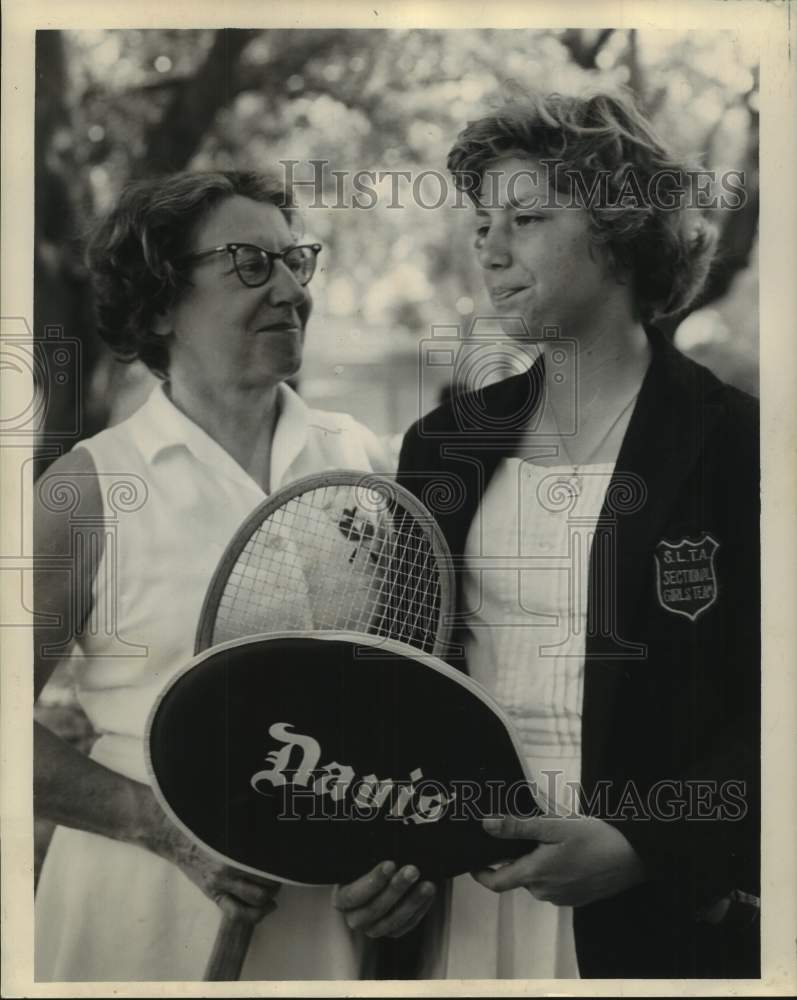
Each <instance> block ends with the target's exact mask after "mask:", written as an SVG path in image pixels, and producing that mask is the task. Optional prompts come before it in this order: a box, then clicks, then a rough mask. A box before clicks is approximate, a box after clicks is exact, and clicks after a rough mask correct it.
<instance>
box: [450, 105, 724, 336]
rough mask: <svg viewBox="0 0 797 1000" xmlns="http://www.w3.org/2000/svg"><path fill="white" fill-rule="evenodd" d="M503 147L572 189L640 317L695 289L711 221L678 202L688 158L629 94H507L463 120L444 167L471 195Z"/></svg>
mask: <svg viewBox="0 0 797 1000" xmlns="http://www.w3.org/2000/svg"><path fill="white" fill-rule="evenodd" d="M505 156H520V157H531V158H533V159H535V160H539V161H540V162H541V163H542V164H544V165H545V167H546V169H547V170H548V178H549V182H550V184H551V186H552V188H553V189H554V190H556V191H559V192H567V193H568V195H569V196H570V197H571V199H572V197H573V195H574V194H575V196H576V202H575V203H576V204H577V205H578V206H579V207H582V208H585V209H586V210H587V212H588V213H589V217H590V218H589V226H590V228H589V232H590V238H591V240H592V242H593V244H594V245H596V246H603V247H605V248H606V249H607V250H608V254H609V260H610V262H611V263H612V265H613V269H614V271H615V273H616V274H617V275H618V278H620V279H621V280H622V277H621V276H629V277H630V283H631V287H632V292H633V301H634V304H635V307H636V310H637V312H638V314H639V316H640V317H641V318H642V319H643V320H644V321H645V322H648V321H650V320H653V319H656V318H658V317H663V316H670V315H674V314H676V313H680V312H682V311H683V310H684V309H686V307H687V306H689V304H690V303H692V302H693V301H694V299H695V298H696V297H697V295H698V294H699V293H700V291H701V289H702V288H703V285H704V284H705V281H706V277H707V275H708V273H709V268H710V266H711V261H712V258H713V256H714V252H715V249H716V240H717V235H716V230H715V227H714V226H713V225H712V224H711V223H710V222H709V221H708V220H707V219H706V218H704V217H703V216H702V215H700V214H699V213H697V212H696V211H695V210H693V209H690V208H689V207H688V206H687V204H686V203H685V202H686V197H685V195H686V192H687V190H688V187H689V177H688V175H689V167H688V165H687V164H685V163H682V162H680V161H678V160H677V159H676V158H675V157H674V156H673V155H672V154H671V153H670V152H669V151H668V150H667V148H666V147H665V145H664V143H663V142H662V141H661V139H659V138H658V136H656V134H655V133H654V131H653V129H652V128H651V126H650V124H649V123H648V122H647V121H646V119H645V118H644V117H643V115H642V114H641V112H640V111H639V110H638V109H637V107H636V106H635V104H634V102H633V99H632V98H631V97H630V96H627V95H625V94H618V95H609V94H595V95H593V96H591V97H569V96H563V95H561V94H548V95H545V96H534V97H530V98H523V99H517V98H514V99H512V100H510V101H508V102H507V103H506V104H505V105H503V106H502V107H501V108H500V109H498V110H496V111H495V112H493V113H491V114H488V115H487V116H485V117H484V118H481V119H479V120H478V121H473V122H469V123H468V125H467V126H466V127H465V129H463V131H462V132H460V134H459V135H458V136H457V139H456V142H455V143H454V145H453V147H452V148H451V151H450V152H449V154H448V169H449V171H450V172H451V174H452V175H453V178H454V183H455V185H456V186H457V188H458V189H459V190H460V191H463V192H465V193H467V194H468V195H469V197H470V198H471V200H473V201H475V202H477V201H478V200H479V198H478V193H477V192H478V189H479V187H480V186H481V184H482V181H483V179H484V174H485V171H486V170H487V169H488V168H489V166H490V164H491V163H494V162H495V161H496V160H498V159H499V158H501V157H505ZM551 167H553V170H552V171H551ZM596 193H597V194H598V195H599V196H598V197H595V195H596ZM571 203H572V201H571Z"/></svg>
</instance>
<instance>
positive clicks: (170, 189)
mask: <svg viewBox="0 0 797 1000" xmlns="http://www.w3.org/2000/svg"><path fill="white" fill-rule="evenodd" d="M295 221H296V218H295V212H294V210H293V208H292V207H291V206H290V204H289V202H288V200H287V198H286V195H285V192H284V191H283V190H282V188H281V186H280V185H279V184H278V183H276V182H274V181H273V180H271V179H269V178H268V177H266V176H262V175H256V174H246V173H208V174H183V175H177V176H173V177H167V178H163V179H159V180H155V181H151V182H147V183H142V184H138V185H135V186H132V187H130V188H128V189H127V190H126V191H125V192H124V193H123V195H122V197H121V200H120V202H119V204H118V206H117V207H116V209H115V210H114V211H113V212H112V213H111V214H110V216H109V217H108V218H107V219H106V220H105V221H104V222H103V223H102V224H101V225H100V227H99V228H98V230H97V232H96V234H95V236H94V239H93V241H92V243H91V246H90V252H89V263H90V268H91V271H92V277H93V279H94V284H95V290H96V298H97V306H98V315H99V328H100V332H101V334H102V335H103V337H104V338H105V339H106V340H107V342H108V343H109V344H110V345H111V347H112V348H113V349H114V350H115V351H116V352H117V354H118V355H119V356H120V357H122V358H123V359H127V360H131V359H134V358H140V359H141V360H142V361H143V362H144V363H145V364H147V365H148V366H149V368H150V369H151V370H152V371H154V372H155V373H156V374H157V375H158V376H159V377H160V379H161V382H160V384H159V385H158V386H157V387H156V388H155V389H154V391H153V392H152V394H151V396H150V397H149V399H148V400H147V402H146V403H145V404H144V406H142V407H141V409H139V410H138V412H136V413H135V414H134V415H133V416H132V417H130V418H129V419H128V420H126V421H124V422H123V423H121V424H118V425H117V426H114V427H111V428H110V429H108V430H106V431H103V432H102V433H100V434H98V435H97V436H95V437H93V438H91V439H89V440H86V441H82V442H81V443H80V445H79V446H78V447H76V448H75V449H74V450H73V451H72V452H70V453H69V454H67V455H65V456H63V457H62V458H61V459H60V460H58V461H57V462H55V463H54V464H53V466H52V467H51V468H50V470H49V471H48V472H47V474H46V475H45V476H44V477H43V478H42V480H41V481H40V483H39V484H38V489H37V495H36V507H37V509H36V513H37V522H36V528H35V536H36V548H37V553H38V555H39V557H40V559H41V562H40V564H39V568H38V572H37V575H36V603H37V611H38V612H39V613H40V621H41V622H42V623H43V624H42V625H41V627H40V628H38V629H37V630H36V635H35V653H36V664H35V665H36V690H37V692H38V691H39V690H40V689H41V687H42V686H43V685H44V684H45V683H46V681H47V678H48V677H49V675H50V673H51V671H52V669H53V667H54V666H55V665H56V664H57V662H58V660H59V659H60V658H62V657H64V656H70V657H71V658H72V661H73V663H72V665H73V671H74V676H75V680H76V686H77V695H78V698H79V701H80V704H81V705H82V707H83V709H84V710H85V711H86V714H87V715H88V717H89V719H90V720H91V723H92V725H93V727H94V729H95V730H96V732H97V733H98V734H99V738H98V739H97V741H96V743H95V744H94V746H93V749H92V751H91V754H90V757H89V758H87V757H85V756H83V755H81V754H79V753H77V752H76V751H74V750H73V749H71V748H70V747H69V746H68V745H67V744H65V743H64V742H62V741H61V740H60V739H58V738H57V737H56V736H55V735H54V734H53V733H51V732H49V731H48V730H46V729H44V728H43V727H41V726H37V727H36V749H35V778H36V788H35V795H36V807H37V811H38V813H39V814H40V815H43V816H48V817H50V818H52V819H54V820H56V821H57V823H58V824H59V826H58V827H57V828H56V831H55V835H54V837H53V840H52V843H51V845H50V848H49V851H48V854H47V858H46V861H45V864H44V868H43V871H42V875H41V881H40V884H39V887H38V893H37V899H36V977H37V979H39V980H117V981H125V980H168V979H175V980H185V979H188V980H190V979H198V978H201V976H202V973H203V969H204V967H205V963H206V961H207V958H208V956H209V953H210V950H211V947H212V944H213V941H214V938H215V935H216V932H217V929H218V926H219V923H220V917H221V913H222V911H224V912H226V913H228V914H233V915H236V916H239V917H243V918H245V919H247V920H250V921H252V922H255V921H258V920H259V919H260V918H261V917H262V916H263V915H264V914H266V913H270V912H271V911H272V910H275V911H276V912H275V913H274V914H273V916H271V917H270V918H269V919H268V920H266V921H264V923H263V924H262V925H261V926H259V927H258V928H256V930H255V934H254V937H253V940H252V944H251V946H250V950H249V954H248V957H247V961H246V963H245V966H244V969H243V973H242V978H249V979H314V978H317V979H332V978H357V977H358V976H359V975H360V974H361V971H362V965H361V961H362V952H363V942H364V935H365V934H368V935H369V936H372V937H373V936H380V935H383V934H385V935H387V934H389V935H396V934H401V933H402V932H403V930H405V929H406V928H408V927H409V926H412V925H413V924H414V923H416V922H417V920H418V919H420V917H421V916H422V915H423V913H424V912H425V910H426V909H427V908H428V906H429V903H430V901H431V898H432V896H433V890H432V887H431V886H430V885H428V884H425V883H420V882H419V873H418V872H417V870H415V869H413V868H405V869H402V870H401V871H399V872H396V871H395V866H394V865H392V864H390V863H386V864H385V865H382V866H379V867H378V868H376V869H374V870H373V871H372V872H368V873H365V874H364V875H363V878H362V879H360V880H358V882H356V883H353V885H352V886H349V887H346V889H345V891H341V892H339V893H338V894H337V896H334V897H333V893H332V892H331V891H330V890H325V889H297V888H283V889H282V890H281V891H279V892H278V891H277V890H278V887H277V886H276V885H275V884H273V883H269V882H265V881H263V880H261V879H257V878H255V877H252V876H250V875H248V874H245V873H241V872H239V871H236V870H234V869H231V868H228V867H225V866H223V865H221V864H219V863H217V862H215V861H213V860H210V859H209V858H208V857H206V856H205V855H203V854H202V853H201V852H200V851H198V850H197V849H196V847H195V846H194V845H193V844H192V843H191V842H190V841H189V840H188V838H187V837H186V836H185V835H184V834H183V833H181V832H180V831H179V830H178V829H176V828H175V827H174V826H172V825H171V823H170V822H169V821H168V820H167V819H166V817H165V815H164V814H163V813H162V812H161V810H160V808H159V807H158V805H157V803H156V801H155V798H154V796H153V793H152V791H151V790H150V787H149V785H148V776H147V772H146V767H145V761H144V751H143V741H142V738H143V733H144V726H145V721H146V719H147V715H148V712H149V710H150V707H151V706H152V705H153V702H154V700H155V699H156V697H157V695H158V692H159V691H160V690H161V689H162V687H163V685H164V684H165V683H166V681H167V680H168V678H169V677H170V676H171V675H172V673H173V672H175V671H177V670H179V669H180V668H181V667H182V666H183V665H184V664H185V663H186V662H187V661H188V660H189V659H190V658H191V656H192V652H193V638H194V632H195V629H196V625H197V620H198V616H199V611H200V607H201V603H202V600H203V596H204V593H205V590H206V588H207V585H208V583H209V580H210V577H211V574H212V572H213V570H214V568H215V566H216V563H217V561H218V559H219V557H220V555H221V553H222V551H223V550H224V547H225V545H226V543H227V542H228V541H229V539H230V538H231V537H232V535H233V534H234V532H235V530H236V528H237V527H238V526H239V525H240V523H241V522H242V521H243V520H244V518H245V517H246V516H247V515H248V514H249V513H250V512H251V511H252V510H253V508H254V507H256V506H257V505H258V504H259V503H260V502H261V501H262V500H263V499H264V498H265V496H266V495H267V494H268V493H269V492H271V491H273V490H275V489H278V488H279V487H280V486H282V485H284V484H286V483H288V482H290V481H291V480H293V479H296V478H297V477H300V476H302V475H307V474H309V473H312V472H316V471H320V470H323V469H325V468H339V467H351V468H357V469H363V470H371V469H378V468H379V467H380V464H381V463H382V461H383V460H382V458H381V455H380V448H379V445H378V442H377V441H376V439H375V438H374V436H373V435H372V434H371V433H370V432H368V431H366V429H365V428H364V427H362V426H361V425H360V424H358V423H356V422H355V421H354V420H353V419H352V418H351V417H349V416H347V415H345V414H340V413H324V412H318V411H314V410H309V409H308V408H307V406H306V405H305V404H304V403H303V402H302V400H301V399H300V398H299V396H298V395H296V393H295V392H293V391H292V390H291V389H290V388H289V387H288V386H287V385H286V383H285V380H286V379H287V378H289V377H290V376H292V375H295V374H296V372H297V371H298V370H299V367H300V365H301V361H302V351H303V348H304V338H305V325H306V322H307V318H308V315H309V313H310V307H311V300H310V296H309V292H308V284H309V282H310V280H311V278H312V277H313V273H314V271H315V266H316V257H317V255H318V253H319V251H320V249H321V248H320V246H319V245H317V244H308V243H302V242H301V241H297V239H296V236H295V233H294V229H293V225H294V223H295ZM120 490H121V494H120ZM122 495H123V499H122V500H121V501H120V496H122ZM65 497H67V498H71V500H72V501H73V502H71V503H66V504H64V503H63V502H62V501H63V500H64V498H65ZM53 560H55V562H54V561H53ZM64 566H66V572H65V571H64ZM333 903H334V904H335V905H334V906H333ZM364 903H367V906H364V905H363V904H364ZM335 907H337V908H335ZM340 910H343V911H344V912H339V911H340Z"/></svg>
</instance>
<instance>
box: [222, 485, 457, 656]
mask: <svg viewBox="0 0 797 1000" xmlns="http://www.w3.org/2000/svg"><path fill="white" fill-rule="evenodd" d="M372 506H373V504H368V505H366V506H365V507H364V506H363V504H362V503H361V502H360V497H358V491H357V489H356V488H354V487H341V486H339V485H331V486H323V487H318V488H316V489H313V490H311V491H308V492H306V493H303V494H300V495H298V496H296V497H293V498H292V499H291V500H289V501H288V502H286V503H285V504H284V505H283V506H281V507H279V508H277V509H276V510H275V511H273V512H272V514H271V515H270V516H268V517H266V518H265V519H264V520H263V521H262V522H260V524H259V525H258V526H257V527H256V528H255V529H254V530H253V532H252V534H251V536H250V537H249V538H248V540H247V541H246V543H245V545H244V547H243V549H242V551H241V553H240V555H239V556H238V558H237V559H236V560H235V563H234V565H233V566H232V569H231V570H230V572H229V575H228V577H227V580H226V583H225V585H224V587H223V591H222V593H221V597H220V599H219V604H218V609H217V614H216V621H215V627H214V633H213V642H214V643H217V642H224V641H226V640H227V639H233V638H239V637H242V636H246V635H253V634H257V633H260V632H268V631H281V630H305V629H341V630H346V631H355V632H365V633H369V634H372V635H379V636H384V637H388V638H394V639H401V640H403V641H404V642H409V643H411V644H412V645H415V646H418V647H420V648H421V649H423V650H425V651H428V652H431V651H432V649H433V647H434V644H435V641H436V637H437V634H438V628H439V618H440V609H441V580H440V574H439V572H438V568H437V559H436V555H435V552H434V548H433V545H432V542H431V538H430V533H429V531H428V530H427V529H426V528H425V527H424V525H423V524H422V523H421V522H420V521H419V520H418V519H417V518H416V517H415V516H414V515H413V514H412V513H411V512H410V511H408V510H407V509H406V508H404V507H402V506H401V505H400V504H399V503H393V504H391V505H390V506H388V505H387V504H383V505H382V506H381V507H380V508H378V509H376V510H373V509H369V508H371V507H372Z"/></svg>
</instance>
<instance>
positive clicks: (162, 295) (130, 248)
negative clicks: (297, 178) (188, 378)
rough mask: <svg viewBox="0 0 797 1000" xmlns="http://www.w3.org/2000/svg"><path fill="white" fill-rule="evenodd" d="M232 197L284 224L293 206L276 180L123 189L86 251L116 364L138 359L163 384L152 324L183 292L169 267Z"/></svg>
mask: <svg viewBox="0 0 797 1000" xmlns="http://www.w3.org/2000/svg"><path fill="white" fill-rule="evenodd" d="M234 195H241V196H242V197H244V198H251V199H252V200H253V201H259V202H267V203H270V204H273V205H276V206H277V207H278V208H279V209H280V211H281V212H282V214H283V215H284V216H285V218H286V220H287V221H288V223H289V225H293V223H294V221H295V206H294V204H293V202H292V200H291V199H290V197H289V195H288V192H287V190H286V189H285V186H284V185H283V184H282V183H281V182H280V181H279V179H278V178H277V176H276V174H271V173H253V172H238V171H219V172H217V173H211V172H208V173H188V172H186V173H179V174H172V175H170V176H167V177H159V178H155V179H154V180H147V181H140V182H136V183H133V184H130V185H128V186H127V187H126V188H125V189H124V190H123V191H122V194H121V196H120V198H119V201H118V203H117V205H116V207H115V208H114V209H113V210H112V211H111V212H110V213H109V214H108V215H107V216H106V217H105V218H104V219H102V220H101V221H100V222H99V223H98V225H97V226H96V227H95V229H94V231H93V232H92V234H91V236H90V238H89V241H88V246H87V254H86V259H87V264H88V268H89V271H90V275H91V281H92V288H93V292H94V308H95V313H96V319H97V330H98V333H99V335H100V336H101V337H102V339H103V340H104V341H105V342H106V343H107V344H108V346H109V347H110V348H111V350H112V351H113V352H114V354H115V355H116V357H117V358H119V359H120V360H121V361H126V362H131V361H136V360H141V361H143V362H144V364H145V365H146V366H147V367H148V368H149V369H150V370H151V371H153V372H154V373H155V374H156V375H157V376H158V377H159V378H167V377H168V370H169V347H168V342H167V340H166V338H164V337H163V336H160V335H158V334H157V333H156V332H155V329H154V327H155V320H156V318H157V317H158V316H159V315H162V314H163V313H165V312H166V311H167V310H168V309H169V308H170V307H171V306H172V305H174V303H175V302H176V301H177V300H178V298H179V296H180V294H181V292H183V291H184V290H185V288H186V287H187V286H188V280H187V278H186V275H185V273H184V271H182V270H181V269H180V268H179V267H178V266H177V264H176V261H178V260H179V258H180V257H181V256H182V255H184V254H185V253H187V252H188V251H189V249H190V248H189V239H190V236H191V233H192V232H193V231H194V229H195V227H196V226H197V224H198V223H199V222H201V220H202V219H203V218H204V217H205V216H206V215H207V213H208V212H209V211H210V209H211V208H213V207H214V206H215V205H217V204H218V203H219V202H221V201H223V200H224V199H225V198H231V197H233V196H234Z"/></svg>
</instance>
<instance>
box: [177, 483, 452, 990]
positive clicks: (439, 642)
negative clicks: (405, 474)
mask: <svg viewBox="0 0 797 1000" xmlns="http://www.w3.org/2000/svg"><path fill="white" fill-rule="evenodd" d="M329 486H331V487H335V486H356V487H359V488H361V489H368V488H369V486H373V487H375V488H377V489H381V490H384V491H385V492H387V493H388V494H389V496H390V497H391V499H392V498H394V497H395V498H396V499H397V500H398V501H400V503H401V504H403V505H404V507H405V508H406V509H407V510H408V511H409V512H410V514H412V515H413V517H414V518H415V519H416V521H417V522H418V524H419V526H421V527H422V528H423V529H424V530H425V531H426V534H427V536H428V537H429V539H430V541H431V547H432V552H433V554H434V557H435V561H436V564H437V572H438V577H439V580H440V608H439V612H438V616H437V633H436V636H435V642H434V647H433V648H432V650H431V655H433V656H438V657H439V656H442V655H443V653H444V651H445V649H446V647H447V645H448V640H449V638H450V635H451V624H450V623H451V619H452V617H453V614H454V602H455V599H456V594H455V588H454V571H453V560H452V558H451V552H450V550H449V548H448V543H447V542H446V540H445V536H444V535H443V532H442V531H441V530H440V526H439V525H438V524H437V522H436V521H435V519H434V517H433V515H432V514H431V513H430V511H429V510H427V508H426V507H425V506H424V505H423V504H422V503H421V502H420V500H418V499H417V497H415V496H414V495H413V494H412V493H410V492H409V490H407V489H406V488H405V487H403V486H400V485H399V484H398V483H397V482H396V481H395V480H394V479H391V478H390V477H389V476H385V475H381V474H380V473H374V472H357V471H353V470H351V469H330V470H328V471H326V472H318V473H314V474H313V475H310V476H304V477H303V478H302V479H297V480H296V481H295V482H293V483H290V484H289V485H288V486H285V487H283V488H282V489H280V490H278V491H277V492H276V493H274V494H272V495H271V496H270V497H268V498H267V499H266V500H264V501H263V502H262V503H261V504H259V505H258V506H257V507H256V508H255V509H254V510H253V511H252V513H251V514H250V515H249V517H248V518H247V519H246V520H245V521H244V522H243V524H242V525H241V527H240V528H239V529H238V530H237V531H236V533H235V535H234V536H233V538H232V540H231V541H230V543H229V545H228V546H227V548H226V549H225V551H224V554H223V555H222V557H221V559H220V560H219V564H218V566H217V567H216V570H215V572H214V573H213V577H212V579H211V581H210V586H209V587H208V590H207V593H206V594H205V600H204V602H203V604H202V610H201V612H200V615H199V624H198V626H197V632H196V639H195V642H194V653H195V654H199V653H202V652H204V651H205V650H206V649H210V648H212V646H213V631H214V628H215V616H216V611H217V609H218V607H219V603H220V602H221V598H222V595H223V593H224V590H225V587H226V586H227V581H228V580H229V577H230V573H231V572H232V569H233V567H234V566H235V564H236V562H237V561H238V558H239V556H240V555H241V553H242V552H243V550H244V548H245V547H246V545H247V543H248V542H249V540H250V538H251V537H252V535H253V534H254V532H255V531H256V530H257V529H258V527H259V526H260V525H261V524H262V523H263V521H265V520H266V518H267V517H270V515H271V514H273V513H274V512H275V511H276V510H279V508H280V507H283V506H284V505H285V504H286V503H288V502H289V501H290V500H293V499H294V498H295V497H297V496H300V495H301V494H302V493H307V492H309V491H310V490H314V489H320V488H322V487H329ZM324 631H325V632H327V633H329V634H330V635H332V634H334V633H335V631H337V630H335V629H325V630H324ZM295 634H301V633H299V632H297V633H295ZM346 634H349V633H348V632H347V633H346ZM357 634H360V633H357ZM361 634H362V635H363V636H365V637H366V639H367V640H370V641H373V640H374V638H380V639H381V641H383V642H384V641H385V640H384V639H383V638H382V637H374V636H372V635H370V634H368V633H361ZM407 645H409V646H410V648H411V649H413V650H414V651H415V652H421V653H423V652H425V651H423V650H419V649H418V647H417V646H415V645H414V644H412V643H407ZM253 932H254V924H247V923H246V922H245V921H242V920H240V919H238V918H236V917H230V916H228V915H226V914H225V915H224V916H223V918H222V922H221V926H220V927H219V930H218V933H217V935H216V940H215V943H214V945H213V951H212V953H211V955H210V958H209V960H208V964H207V966H206V969H205V977H204V978H205V982H230V981H233V980H236V979H238V978H239V976H240V974H241V968H242V967H243V963H244V960H245V958H246V953H247V951H248V949H249V942H250V941H251V938H252V934H253Z"/></svg>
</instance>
